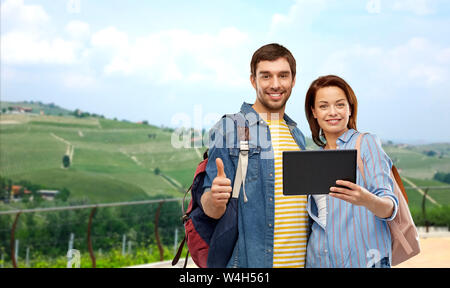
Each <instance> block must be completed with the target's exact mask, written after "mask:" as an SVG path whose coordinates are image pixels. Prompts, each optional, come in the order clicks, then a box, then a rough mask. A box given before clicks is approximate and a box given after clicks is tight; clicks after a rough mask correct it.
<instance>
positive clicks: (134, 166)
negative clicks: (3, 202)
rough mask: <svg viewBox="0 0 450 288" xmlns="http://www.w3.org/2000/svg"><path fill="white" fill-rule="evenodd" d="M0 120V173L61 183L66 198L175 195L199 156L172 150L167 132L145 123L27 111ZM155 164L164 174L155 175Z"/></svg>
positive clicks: (52, 185)
mask: <svg viewBox="0 0 450 288" xmlns="http://www.w3.org/2000/svg"><path fill="white" fill-rule="evenodd" d="M0 123H1V124H0V143H1V146H0V175H2V176H3V177H6V178H10V179H12V180H13V181H19V180H28V181H30V182H32V183H35V184H40V185H44V186H46V187H48V188H55V189H61V188H63V187H67V188H69V189H70V191H71V199H72V200H83V201H84V202H89V203H97V202H115V201H130V200H140V199H146V198H148V197H151V196H154V195H160V194H163V195H168V196H171V197H180V196H181V195H182V194H181V192H180V190H181V189H184V188H186V187H189V185H190V184H191V183H190V182H191V181H192V174H193V172H194V169H195V167H196V165H197V163H198V162H199V161H200V159H201V158H200V157H199V156H200V155H201V153H200V152H199V151H196V150H195V149H175V148H173V147H172V145H170V141H171V133H170V132H168V131H164V130H162V129H160V128H157V127H154V126H150V125H144V124H135V123H126V122H119V121H114V120H108V119H102V118H92V117H88V118H82V119H79V118H75V117H73V116H47V115H45V116H41V115H33V114H5V115H1V116H0ZM150 135H152V136H150ZM72 147H73V148H72ZM72 149H73V152H70V151H71V150H72ZM199 150H200V149H199ZM68 151H69V153H73V155H72V163H71V165H70V167H69V168H68V169H65V168H63V167H62V157H63V156H64V155H65V154H66V153H68ZM156 168H158V169H159V170H160V171H161V173H162V175H163V176H165V177H162V176H161V175H155V173H154V171H155V169H156ZM167 179H174V181H168V180H167ZM174 183H175V184H174Z"/></svg>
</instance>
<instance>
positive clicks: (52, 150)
mask: <svg viewBox="0 0 450 288" xmlns="http://www.w3.org/2000/svg"><path fill="white" fill-rule="evenodd" d="M3 104H5V102H3ZM14 104H16V103H14ZM51 109H62V108H59V107H51ZM51 111H52V112H51V113H50V114H52V113H53V114H54V115H56V114H57V113H60V112H57V111H60V110H51ZM65 111H66V114H64V115H65V116H54V115H37V114H2V115H0V175H1V176H3V177H6V178H10V179H12V180H13V181H19V180H28V181H30V182H32V183H35V184H40V185H44V186H46V187H47V188H54V189H62V188H63V187H67V188H68V189H69V190H70V191H71V197H70V199H71V200H80V201H83V202H88V203H99V202H116V201H130V200H141V199H147V198H148V197H152V196H155V195H166V196H168V197H180V196H182V193H181V191H182V190H185V189H186V188H187V187H189V186H190V184H191V183H192V176H193V173H194V171H195V168H196V165H197V164H198V162H199V161H200V160H201V159H202V158H201V156H202V154H203V152H204V150H205V148H202V149H194V148H188V149H186V148H183V149H176V148H174V147H173V146H172V145H171V131H168V130H167V129H161V128H159V127H155V126H151V125H145V124H137V123H130V122H124V121H115V120H110V119H104V118H99V117H83V118H78V117H74V116H71V114H73V113H72V112H70V111H68V110H65ZM307 144H308V147H310V148H311V147H312V146H313V145H314V144H313V143H312V141H311V139H307ZM384 149H385V151H386V152H387V153H388V154H389V156H390V157H391V158H392V159H393V161H394V163H395V164H396V166H397V167H398V168H400V170H401V175H402V177H407V178H408V179H409V180H411V181H412V182H414V183H416V185H419V186H423V185H426V186H428V185H430V186H436V185H437V186H441V185H446V184H445V183H441V182H438V181H434V180H432V177H433V175H434V173H436V172H437V171H439V172H445V173H450V157H449V151H450V144H449V143H443V144H433V145H426V146H406V145H405V146H401V145H392V144H385V145H384ZM430 150H433V151H436V153H434V154H431V155H432V156H429V155H428V154H427V153H426V152H427V151H430ZM66 153H67V154H69V155H70V156H71V159H72V161H71V165H70V167H69V168H68V169H65V168H63V166H62V158H63V156H64V155H65V154H66ZM155 170H157V171H160V172H161V173H159V174H158V173H155ZM405 185H406V186H408V184H406V183H405ZM408 193H410V194H411V196H410V199H411V202H412V204H413V205H415V206H418V207H419V206H420V205H421V201H422V196H421V195H420V193H418V192H417V191H415V190H411V191H408ZM429 194H430V196H432V197H433V198H436V201H439V202H441V203H444V204H450V190H449V191H446V190H440V191H430V193H429Z"/></svg>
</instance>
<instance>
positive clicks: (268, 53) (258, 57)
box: [250, 43, 296, 79]
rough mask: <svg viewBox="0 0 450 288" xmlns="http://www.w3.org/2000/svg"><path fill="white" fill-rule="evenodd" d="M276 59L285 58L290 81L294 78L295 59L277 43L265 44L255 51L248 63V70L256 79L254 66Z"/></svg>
mask: <svg viewBox="0 0 450 288" xmlns="http://www.w3.org/2000/svg"><path fill="white" fill-rule="evenodd" d="M278 58H285V59H286V60H287V61H288V63H289V67H290V68H291V73H292V79H294V78H295V74H296V63H295V58H294V56H292V54H291V52H290V51H289V50H288V49H287V48H285V47H283V46H281V45H280V44H277V43H272V44H267V45H264V46H262V47H261V48H259V49H258V50H256V51H255V53H254V54H253V57H252V61H251V62H250V70H251V73H252V76H253V77H256V66H257V65H258V63H259V62H261V61H275V60H277V59H278Z"/></svg>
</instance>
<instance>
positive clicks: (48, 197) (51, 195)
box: [37, 189, 59, 200]
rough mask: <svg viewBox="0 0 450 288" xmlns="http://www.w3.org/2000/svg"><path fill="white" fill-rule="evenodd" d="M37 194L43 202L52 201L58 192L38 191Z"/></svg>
mask: <svg viewBox="0 0 450 288" xmlns="http://www.w3.org/2000/svg"><path fill="white" fill-rule="evenodd" d="M37 193H39V194H40V195H41V197H42V199H45V200H53V199H55V196H56V194H58V193H59V190H44V189H41V190H38V191H37Z"/></svg>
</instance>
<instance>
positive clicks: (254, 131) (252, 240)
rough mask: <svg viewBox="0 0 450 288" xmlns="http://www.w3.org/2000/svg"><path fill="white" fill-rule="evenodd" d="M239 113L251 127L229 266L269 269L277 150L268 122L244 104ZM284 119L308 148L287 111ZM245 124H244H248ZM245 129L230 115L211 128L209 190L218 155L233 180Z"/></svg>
mask: <svg viewBox="0 0 450 288" xmlns="http://www.w3.org/2000/svg"><path fill="white" fill-rule="evenodd" d="M240 114H241V115H242V119H243V121H246V123H247V124H243V123H241V125H239V126H241V127H242V126H244V125H245V126H247V127H248V128H249V134H250V137H249V148H250V151H249V157H248V169H247V176H246V179H245V193H246V195H247V199H248V201H247V202H244V197H243V190H242V187H241V191H240V195H239V199H238V203H239V204H238V230H239V236H238V240H237V243H236V245H235V248H234V251H233V255H232V257H231V259H230V260H229V262H228V267H260V268H267V267H268V268H270V267H272V265H273V235H274V211H275V203H274V199H275V197H274V188H275V184H274V183H275V173H274V171H275V168H274V153H273V148H272V144H271V136H270V130H269V127H268V126H267V123H266V122H265V121H264V120H263V119H262V118H261V117H260V115H259V114H258V113H257V112H256V111H255V110H254V109H253V108H252V106H251V104H248V103H244V104H243V105H242V107H241V111H240ZM284 120H285V122H286V124H287V125H288V127H289V129H290V131H291V134H292V136H293V138H294V139H295V141H296V143H297V145H298V146H299V147H300V149H305V137H304V136H303V134H302V132H301V131H300V130H299V129H298V128H297V124H296V123H295V122H294V121H293V120H292V119H291V118H289V117H288V116H287V115H286V114H285V115H284ZM245 126H244V127H245ZM241 136H242V132H240V129H238V128H237V125H236V123H235V122H233V121H232V120H230V118H228V117H224V118H222V119H221V120H220V121H219V122H218V123H217V124H216V125H215V126H214V127H213V128H212V129H211V131H210V135H209V137H210V138H209V141H210V142H209V152H208V158H209V160H208V165H207V166H206V177H205V181H204V185H203V188H204V189H205V190H206V189H210V188H211V184H212V181H213V180H214V178H215V177H216V175H217V167H216V161H215V160H216V158H221V159H222V161H223V163H224V168H225V174H226V175H227V178H229V179H230V180H231V182H232V185H233V183H234V177H235V171H236V168H237V164H238V159H239V139H241V140H243V139H242V138H240V137H241Z"/></svg>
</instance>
